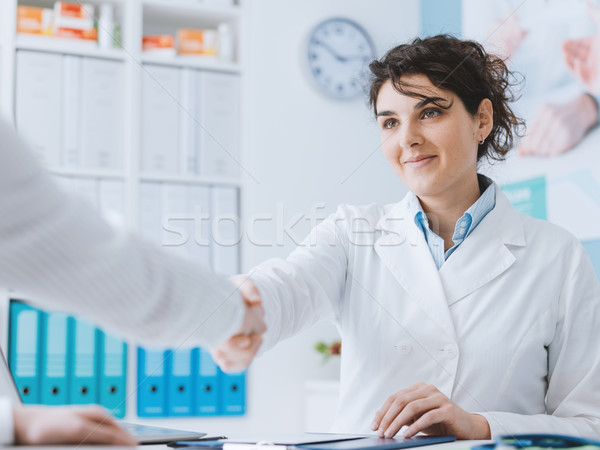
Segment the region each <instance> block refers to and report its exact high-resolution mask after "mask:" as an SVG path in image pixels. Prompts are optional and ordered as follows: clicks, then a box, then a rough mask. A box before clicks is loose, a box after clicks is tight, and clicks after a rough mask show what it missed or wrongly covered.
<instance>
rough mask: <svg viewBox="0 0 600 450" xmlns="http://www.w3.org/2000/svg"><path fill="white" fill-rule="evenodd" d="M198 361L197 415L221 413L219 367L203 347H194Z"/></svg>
mask: <svg viewBox="0 0 600 450" xmlns="http://www.w3.org/2000/svg"><path fill="white" fill-rule="evenodd" d="M194 353H195V358H196V361H197V362H198V365H197V371H196V396H195V398H196V401H195V405H196V411H195V412H194V414H195V415H197V416H213V415H216V414H219V412H220V410H221V408H220V405H219V400H220V398H219V392H220V390H221V389H220V383H219V381H220V380H219V368H218V366H217V365H216V364H215V362H214V361H213V359H212V357H211V356H210V353H209V352H208V351H207V350H204V349H202V348H197V349H194Z"/></svg>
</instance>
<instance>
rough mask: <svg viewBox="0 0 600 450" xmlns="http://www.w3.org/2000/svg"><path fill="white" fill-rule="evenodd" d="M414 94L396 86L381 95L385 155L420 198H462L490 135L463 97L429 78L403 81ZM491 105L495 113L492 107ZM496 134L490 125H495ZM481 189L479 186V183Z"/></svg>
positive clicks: (388, 85)
mask: <svg viewBox="0 0 600 450" xmlns="http://www.w3.org/2000/svg"><path fill="white" fill-rule="evenodd" d="M402 81H403V82H406V83H408V84H410V85H412V86H414V87H411V88H407V90H408V89H410V91H411V92H415V93H419V94H422V95H424V96H426V97H428V98H437V100H436V102H437V103H439V104H441V105H443V106H444V107H448V108H447V109H443V108H440V107H438V106H436V105H435V104H434V103H432V102H431V101H428V100H422V99H421V98H418V97H410V96H407V95H403V94H400V93H398V92H397V91H396V90H395V89H394V87H393V85H392V83H391V81H388V82H386V83H385V84H384V85H383V86H382V87H381V89H380V91H379V95H378V96H377V103H376V108H377V123H378V125H379V128H380V130H381V141H382V147H383V152H384V154H385V157H386V159H387V160H388V162H389V163H390V164H391V166H392V168H393V169H394V171H395V172H396V174H397V175H398V177H400V179H401V180H402V181H403V182H404V184H405V185H406V186H407V187H408V188H409V189H410V190H411V191H412V192H414V193H415V194H416V195H417V196H419V197H420V198H427V197H431V198H434V197H436V196H440V195H442V196H443V195H444V194H445V195H448V194H450V193H451V192H455V193H459V192H463V191H464V189H465V188H466V187H467V186H469V185H471V186H473V183H476V182H477V145H478V142H479V141H480V140H481V136H482V135H483V136H487V135H488V133H489V131H490V130H487V129H486V130H483V129H481V115H480V114H476V115H475V117H474V116H472V115H471V114H469V112H467V110H466V109H465V106H464V104H463V102H462V101H461V100H460V98H459V97H458V96H456V95H455V94H453V93H452V92H450V91H446V90H443V89H439V88H436V87H435V86H434V85H433V84H431V82H430V81H429V79H428V78H427V77H426V76H425V75H406V76H405V77H403V78H402ZM484 102H488V103H489V107H490V113H491V102H489V100H484V101H483V102H482V105H483V104H484ZM490 129H491V125H490ZM475 186H476V184H475Z"/></svg>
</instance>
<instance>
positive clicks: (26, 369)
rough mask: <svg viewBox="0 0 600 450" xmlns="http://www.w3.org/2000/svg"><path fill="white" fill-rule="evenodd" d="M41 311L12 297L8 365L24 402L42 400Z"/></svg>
mask: <svg viewBox="0 0 600 450" xmlns="http://www.w3.org/2000/svg"><path fill="white" fill-rule="evenodd" d="M39 329H40V312H39V311H38V310H37V309H35V308H33V307H31V306H29V305H27V304H26V303H23V302H20V301H15V300H11V302H10V306H9V333H10V334H9V336H10V342H9V352H8V365H9V367H10V370H11V372H12V374H13V378H14V380H15V384H16V385H17V389H18V390H19V395H20V396H21V400H23V403H39V402H40V376H39V354H40V351H39V348H40V333H39Z"/></svg>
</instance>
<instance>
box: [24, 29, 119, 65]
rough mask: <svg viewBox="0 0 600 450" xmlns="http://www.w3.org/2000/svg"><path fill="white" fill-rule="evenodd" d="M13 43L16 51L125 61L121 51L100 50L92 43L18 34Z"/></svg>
mask: <svg viewBox="0 0 600 450" xmlns="http://www.w3.org/2000/svg"><path fill="white" fill-rule="evenodd" d="M15 43H16V48H17V49H18V50H35V51H41V52H52V53H61V54H67V55H79V56H90V57H94V58H103V59H112V60H117V61H123V60H125V53H124V52H123V51H122V50H119V49H100V48H98V45H97V44H96V42H93V41H90V42H85V41H79V40H75V39H65V38H57V37H52V36H38V35H35V34H18V35H17V38H16V42H15Z"/></svg>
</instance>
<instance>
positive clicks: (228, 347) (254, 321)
mask: <svg viewBox="0 0 600 450" xmlns="http://www.w3.org/2000/svg"><path fill="white" fill-rule="evenodd" d="M231 281H233V283H234V284H235V285H236V286H237V288H238V289H239V291H240V294H241V295H242V299H243V300H244V304H245V305H246V314H245V315H244V321H243V322H242V327H241V329H240V331H239V332H238V333H237V334H235V335H234V336H233V337H231V338H230V339H229V340H227V341H225V342H224V343H222V344H221V345H220V346H219V347H217V348H216V349H213V350H212V351H211V354H212V357H213V359H214V360H215V362H216V363H217V364H218V365H219V367H221V369H223V370H224V371H226V372H237V371H240V370H244V369H245V368H246V367H248V366H249V365H250V363H251V362H252V360H253V359H254V357H255V356H256V353H257V352H258V349H259V348H260V345H261V344H262V334H263V333H264V332H265V331H266V330H267V327H266V325H265V321H264V317H265V312H264V310H263V307H262V302H261V299H260V293H259V292H258V289H257V288H256V286H255V285H254V283H253V282H252V280H251V279H250V278H249V277H247V276H245V275H238V276H236V277H233V278H232V279H231Z"/></svg>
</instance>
